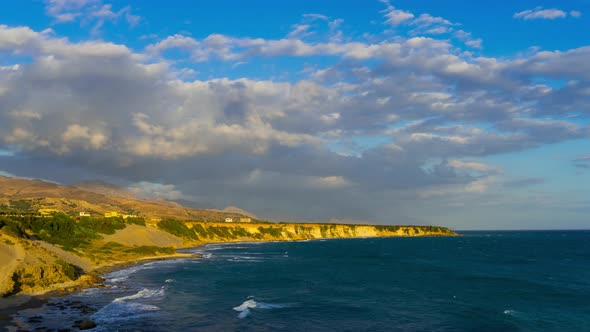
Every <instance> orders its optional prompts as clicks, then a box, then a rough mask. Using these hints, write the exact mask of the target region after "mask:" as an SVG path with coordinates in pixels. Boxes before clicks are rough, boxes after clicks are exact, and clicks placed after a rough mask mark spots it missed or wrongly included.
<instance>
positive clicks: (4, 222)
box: [0, 217, 27, 238]
mask: <svg viewBox="0 0 590 332" xmlns="http://www.w3.org/2000/svg"><path fill="white" fill-rule="evenodd" d="M0 229H1V230H3V231H4V232H5V233H6V234H8V235H10V236H14V237H20V238H26V237H27V234H26V233H25V231H24V230H23V228H22V227H21V226H20V225H19V223H17V222H16V221H14V220H11V219H9V218H6V217H0Z"/></svg>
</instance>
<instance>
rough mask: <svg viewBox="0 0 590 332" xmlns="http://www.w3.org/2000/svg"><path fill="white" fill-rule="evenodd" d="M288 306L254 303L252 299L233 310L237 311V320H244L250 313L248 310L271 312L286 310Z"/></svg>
mask: <svg viewBox="0 0 590 332" xmlns="http://www.w3.org/2000/svg"><path fill="white" fill-rule="evenodd" d="M289 306H290V305H288V304H275V303H264V302H256V301H254V300H253V299H249V300H246V301H244V302H242V304H240V305H239V306H237V307H234V308H233V310H235V311H239V312H240V313H239V314H238V318H239V319H244V318H246V317H248V316H250V314H251V313H252V311H251V310H250V309H264V310H273V309H283V308H288V307H289Z"/></svg>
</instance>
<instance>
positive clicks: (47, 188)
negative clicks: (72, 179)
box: [0, 176, 246, 221]
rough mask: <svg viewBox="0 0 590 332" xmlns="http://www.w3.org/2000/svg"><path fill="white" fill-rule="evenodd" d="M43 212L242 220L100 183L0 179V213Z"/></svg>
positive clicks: (228, 213) (236, 215)
mask: <svg viewBox="0 0 590 332" xmlns="http://www.w3.org/2000/svg"><path fill="white" fill-rule="evenodd" d="M43 208H49V209H56V210H58V211H62V212H65V213H69V214H78V213H79V212H82V211H85V212H89V213H91V214H92V215H93V216H100V215H103V214H104V213H105V212H109V211H116V212H119V213H125V214H137V215H139V216H141V217H144V218H147V219H167V218H169V219H180V220H200V221H222V220H224V219H225V218H226V217H230V218H239V217H243V216H246V214H243V213H239V211H238V210H232V211H225V212H224V211H216V210H205V209H193V208H188V207H185V206H183V205H181V204H178V203H176V202H170V201H166V200H162V199H140V198H137V197H135V196H134V195H133V194H132V193H130V192H128V191H127V190H125V189H122V188H119V187H116V186H113V185H111V184H108V183H103V182H82V183H78V184H75V185H74V186H64V185H59V184H55V183H51V182H45V181H41V180H28V179H21V178H9V177H1V176H0V209H12V210H29V211H37V210H39V209H43ZM240 211H241V210H240ZM244 212H245V211H244Z"/></svg>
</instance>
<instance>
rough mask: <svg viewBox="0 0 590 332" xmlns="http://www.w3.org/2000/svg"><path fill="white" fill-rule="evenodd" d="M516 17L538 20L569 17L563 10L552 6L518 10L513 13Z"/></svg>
mask: <svg viewBox="0 0 590 332" xmlns="http://www.w3.org/2000/svg"><path fill="white" fill-rule="evenodd" d="M513 17H514V18H517V19H523V20H537V19H545V20H554V19H557V18H565V17H567V13H566V12H564V11H563V10H560V9H556V8H550V9H543V8H542V7H537V8H535V9H527V10H524V11H521V12H518V13H516V14H514V15H513Z"/></svg>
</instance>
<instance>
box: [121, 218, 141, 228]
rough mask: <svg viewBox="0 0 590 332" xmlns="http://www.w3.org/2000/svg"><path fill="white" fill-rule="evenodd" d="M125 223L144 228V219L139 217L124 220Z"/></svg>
mask: <svg viewBox="0 0 590 332" xmlns="http://www.w3.org/2000/svg"><path fill="white" fill-rule="evenodd" d="M125 223H127V224H134V225H139V226H145V219H144V218H141V217H137V218H127V219H125Z"/></svg>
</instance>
